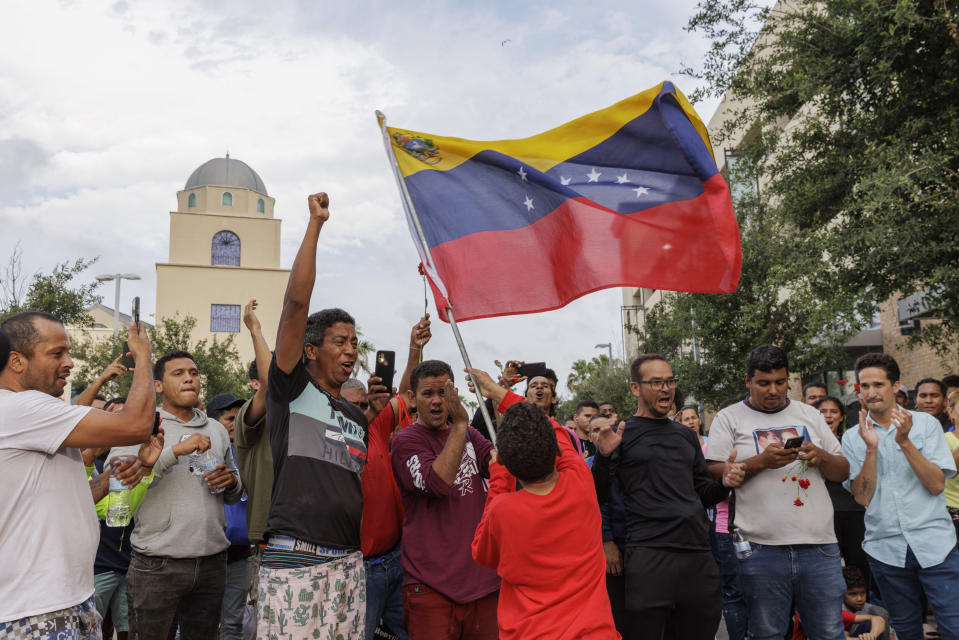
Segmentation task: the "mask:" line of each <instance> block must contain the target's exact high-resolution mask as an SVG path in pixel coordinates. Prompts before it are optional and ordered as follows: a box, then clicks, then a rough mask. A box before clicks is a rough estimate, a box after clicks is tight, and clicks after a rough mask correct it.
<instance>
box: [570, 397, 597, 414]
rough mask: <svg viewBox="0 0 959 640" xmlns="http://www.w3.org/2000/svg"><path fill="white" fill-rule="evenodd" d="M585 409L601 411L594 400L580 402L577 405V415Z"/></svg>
mask: <svg viewBox="0 0 959 640" xmlns="http://www.w3.org/2000/svg"><path fill="white" fill-rule="evenodd" d="M584 408H589V409H596V410H597V411H599V405H598V404H596V403H595V402H593V401H592V400H583V401H582V402H580V403H579V404H578V405H576V412H575V413H579V412H580V411H582V410H583V409H584Z"/></svg>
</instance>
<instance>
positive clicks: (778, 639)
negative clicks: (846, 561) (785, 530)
mask: <svg viewBox="0 0 959 640" xmlns="http://www.w3.org/2000/svg"><path fill="white" fill-rule="evenodd" d="M752 548H753V554H752V555H751V556H750V557H749V558H747V559H745V560H740V562H739V568H740V572H741V576H742V583H743V593H744V594H745V596H746V611H747V613H748V615H749V634H750V637H751V638H752V639H753V640H782V638H783V637H784V636H785V635H786V632H787V630H789V628H790V622H791V619H792V610H791V604H792V603H793V602H794V601H795V603H796V609H797V610H798V611H799V617H800V618H801V619H802V624H803V628H804V629H805V630H806V635H807V637H808V638H809V640H845V637H846V636H845V633H844V632H843V626H842V596H843V594H844V593H845V592H846V581H845V580H843V577H842V563H841V562H840V560H839V545H837V544H835V543H833V544H797V545H790V546H778V545H777V546H770V545H764V544H756V543H755V542H753V543H752Z"/></svg>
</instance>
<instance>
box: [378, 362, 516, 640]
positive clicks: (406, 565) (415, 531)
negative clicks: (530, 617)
mask: <svg viewBox="0 0 959 640" xmlns="http://www.w3.org/2000/svg"><path fill="white" fill-rule="evenodd" d="M500 388H502V387H500ZM407 400H408V401H409V404H410V405H415V406H416V415H417V421H416V422H415V423H413V424H412V425H410V426H409V427H407V428H406V429H403V430H402V431H400V432H399V433H397V434H396V436H395V437H394V438H393V451H392V463H393V474H394V475H395V477H396V482H397V484H398V485H399V487H400V493H401V494H402V497H403V506H404V508H405V511H406V517H405V519H404V521H403V544H402V558H403V611H404V618H405V620H404V623H405V625H406V631H407V633H408V634H409V637H410V639H411V640H493V639H494V638H496V637H497V624H496V600H497V599H496V592H497V590H498V589H499V582H500V581H499V577H498V576H497V575H496V572H495V571H493V570H492V569H487V568H485V567H481V566H480V565H478V564H477V563H476V562H475V561H474V560H473V557H472V554H471V551H470V543H471V542H472V540H473V535H474V533H475V531H476V526H477V525H478V524H479V521H480V518H481V517H482V515H483V506H484V504H485V501H486V492H485V490H484V480H485V479H486V478H489V464H490V454H491V452H492V451H493V445H492V444H491V443H490V442H489V440H487V439H486V438H484V437H483V436H482V435H480V433H479V431H477V430H476V429H473V428H472V427H470V426H469V416H468V415H467V413H466V410H465V409H464V408H463V405H462V404H461V403H460V401H459V393H458V391H457V389H456V388H455V387H454V386H453V371H452V369H450V366H449V365H448V364H446V363H445V362H441V361H439V360H427V361H425V362H422V363H420V364H419V365H417V366H416V368H415V369H413V371H412V373H411V374H410V389H409V391H407Z"/></svg>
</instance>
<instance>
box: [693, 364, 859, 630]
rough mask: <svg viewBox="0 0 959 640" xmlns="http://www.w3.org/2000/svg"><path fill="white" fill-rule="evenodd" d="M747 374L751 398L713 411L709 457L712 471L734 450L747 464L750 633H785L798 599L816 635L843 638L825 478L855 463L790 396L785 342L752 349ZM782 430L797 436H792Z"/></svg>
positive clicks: (741, 510) (742, 526) (738, 521)
mask: <svg viewBox="0 0 959 640" xmlns="http://www.w3.org/2000/svg"><path fill="white" fill-rule="evenodd" d="M745 380H746V388H747V389H748V390H749V396H748V397H747V398H746V399H745V400H743V401H741V402H737V403H735V404H733V405H731V406H729V407H726V408H725V409H723V410H722V411H720V412H719V414H717V416H716V417H715V418H714V419H713V423H712V427H711V428H710V430H709V441H708V443H707V446H706V459H707V460H708V461H709V465H710V471H711V472H712V474H713V476H714V477H719V476H720V474H722V471H723V468H724V463H723V461H724V460H726V459H727V458H728V457H729V455H730V453H731V452H733V451H735V452H737V456H738V457H737V460H738V461H739V462H741V463H743V464H744V465H745V472H746V479H745V482H743V484H742V486H740V487H739V488H737V489H736V516H735V527H736V528H738V529H739V530H740V532H741V533H742V535H743V536H744V537H745V538H746V539H747V540H749V542H750V543H751V545H752V549H753V553H752V555H750V556H749V557H748V558H745V559H742V560H740V565H739V566H740V570H741V575H742V586H743V592H744V595H745V597H746V605H747V611H748V618H749V633H750V636H751V637H753V638H756V640H772V639H773V638H782V637H783V636H784V635H786V631H787V629H789V628H791V619H792V607H791V604H792V603H793V601H795V605H796V609H798V611H799V615H800V617H801V619H802V623H803V626H804V627H805V629H806V633H807V634H808V635H809V637H810V638H820V639H822V640H844V638H845V634H844V633H843V626H842V596H843V594H844V593H845V590H846V585H845V581H844V580H843V577H842V564H841V562H840V559H839V546H838V545H837V544H836V533H835V531H834V529H833V508H832V501H831V500H830V498H829V493H828V491H827V490H826V484H825V482H824V480H832V481H833V482H842V481H843V480H845V479H846V478H847V477H848V475H849V463H848V462H847V461H846V459H845V458H843V457H842V451H841V447H840V446H839V441H838V440H836V437H835V436H834V435H833V433H832V431H830V429H829V427H828V426H827V425H826V421H825V419H824V418H823V417H822V414H820V413H819V411H818V410H816V409H815V408H813V407H811V406H809V405H807V404H803V403H801V402H792V401H790V400H789V398H788V397H787V395H786V391H787V388H788V386H789V363H788V360H787V358H786V353H785V352H784V351H783V350H782V349H780V348H779V347H774V346H772V345H762V346H759V347H756V348H755V349H753V350H752V352H750V354H749V357H748V358H747V359H746V376H745ZM781 434H787V436H792V437H793V438H794V439H793V440H792V441H788V440H787V441H785V442H784V440H782V439H781ZM798 434H806V436H808V437H803V436H799V437H801V438H802V443H801V446H799V447H789V448H786V447H784V446H783V445H784V444H790V445H792V444H799V441H797V440H796V439H795V438H796V436H797V435H798ZM803 463H805V464H803ZM730 526H733V525H732V524H731V525H730Z"/></svg>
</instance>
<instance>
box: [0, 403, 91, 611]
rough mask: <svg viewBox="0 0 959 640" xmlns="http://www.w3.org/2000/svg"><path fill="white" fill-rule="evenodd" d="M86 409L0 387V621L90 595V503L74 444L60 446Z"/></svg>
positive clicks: (62, 606)
mask: <svg viewBox="0 0 959 640" xmlns="http://www.w3.org/2000/svg"><path fill="white" fill-rule="evenodd" d="M89 410H90V407H77V406H71V405H69V404H66V403H65V402H63V401H61V400H58V399H57V398H54V397H53V396H50V395H47V394H45V393H42V392H40V391H21V392H19V393H16V392H13V391H7V390H3V389H0V622H9V621H12V620H18V619H20V618H23V617H26V616H31V615H36V614H40V613H49V612H51V611H57V610H59V609H65V608H67V607H72V606H74V605H76V604H79V603H81V602H83V601H84V600H86V599H87V598H89V597H90V596H91V595H93V561H94V558H95V557H96V553H97V544H98V542H99V539H100V528H99V525H98V524H97V514H96V509H95V507H94V504H93V496H92V495H91V493H90V484H89V483H88V482H87V476H86V472H85V471H84V469H83V460H82V458H81V457H80V450H79V449H68V448H66V447H63V446H61V445H62V444H63V441H64V440H65V439H66V437H67V436H68V435H70V432H71V431H73V429H74V427H76V426H77V423H78V422H80V420H82V419H83V417H84V416H85V415H86V414H87V412H88V411H89Z"/></svg>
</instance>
